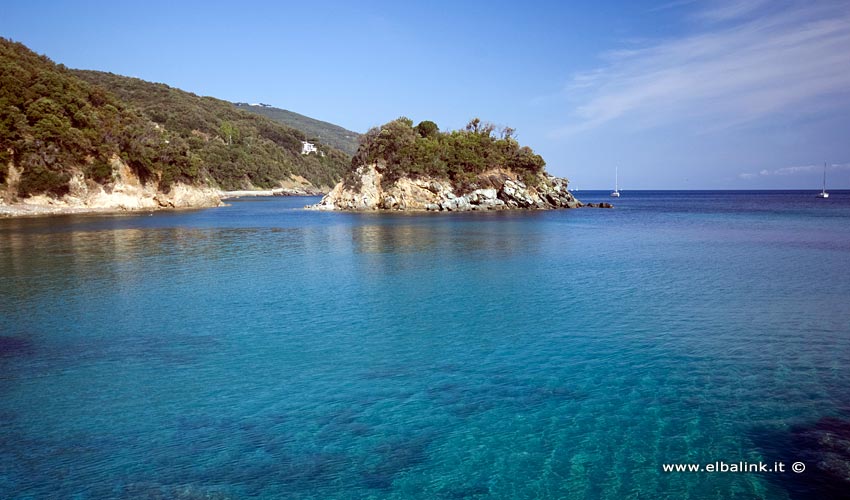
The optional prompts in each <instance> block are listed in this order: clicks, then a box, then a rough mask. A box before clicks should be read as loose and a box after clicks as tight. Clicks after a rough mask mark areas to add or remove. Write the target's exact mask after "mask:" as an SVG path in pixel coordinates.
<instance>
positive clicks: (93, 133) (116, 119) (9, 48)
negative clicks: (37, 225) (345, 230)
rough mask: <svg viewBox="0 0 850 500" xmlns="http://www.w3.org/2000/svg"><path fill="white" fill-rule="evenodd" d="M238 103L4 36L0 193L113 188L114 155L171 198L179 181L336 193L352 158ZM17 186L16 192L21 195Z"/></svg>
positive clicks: (0, 75) (0, 92) (1, 49)
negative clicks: (302, 186) (88, 67)
mask: <svg viewBox="0 0 850 500" xmlns="http://www.w3.org/2000/svg"><path fill="white" fill-rule="evenodd" d="M306 138H307V136H306V135H305V134H304V133H303V132H300V131H298V130H295V129H293V128H291V127H287V126H285V125H282V124H280V123H277V122H275V121H273V120H271V119H268V118H265V117H262V116H257V115H255V114H251V113H248V112H246V111H241V110H239V109H237V108H235V107H234V106H233V105H232V104H231V103H229V102H226V101H221V100H218V99H213V98H210V97H198V96H196V95H194V94H190V93H188V92H183V91H181V90H178V89H174V88H171V87H168V86H167V85H162V84H154V83H149V82H145V81H142V80H138V79H135V78H128V77H123V76H118V75H113V74H109V73H100V72H95V71H79V70H69V69H67V68H65V67H64V66H63V65H57V64H55V63H53V62H52V61H51V60H50V59H48V58H47V57H45V56H40V55H38V54H36V53H34V52H32V51H31V50H29V49H28V48H27V47H25V46H24V45H23V44H20V43H16V42H12V41H10V40H7V39H4V38H0V192H3V193H6V195H7V196H13V197H14V196H21V197H25V196H29V195H34V194H42V193H46V194H50V195H54V196H61V195H63V194H65V193H67V192H68V191H69V184H68V182H69V180H71V178H72V176H74V175H80V174H82V175H83V177H84V180H85V181H86V182H91V183H98V184H103V185H107V186H108V185H110V184H111V183H112V182H113V181H114V180H115V174H116V173H115V172H113V166H112V163H111V159H112V158H114V157H115V156H116V155H117V156H119V157H121V158H122V159H123V160H124V161H125V162H126V163H127V165H129V166H130V168H131V169H132V170H133V171H134V172H135V173H136V174H137V175H138V176H139V177H140V178H141V179H142V180H143V181H155V182H157V183H158V185H159V187H160V189H162V190H165V191H167V190H168V189H170V186H171V185H172V184H173V183H175V182H184V183H188V184H196V185H217V186H219V187H222V188H225V189H235V188H248V187H264V188H269V187H274V186H276V185H278V183H279V182H280V181H283V180H287V179H289V178H290V176H293V175H300V176H303V177H305V178H306V179H307V180H309V181H310V182H311V183H313V184H314V185H315V186H323V185H324V186H331V185H333V184H334V183H336V182H337V181H338V180H339V179H340V178H341V175H342V172H343V171H344V170H345V169H346V168H347V167H348V165H349V163H350V158H349V156H348V155H346V154H345V153H343V152H341V151H339V150H337V149H334V148H331V147H328V146H325V145H322V144H318V146H319V151H320V153H321V154H310V155H301V154H300V153H301V141H302V140H304V139H306ZM13 188H14V189H13Z"/></svg>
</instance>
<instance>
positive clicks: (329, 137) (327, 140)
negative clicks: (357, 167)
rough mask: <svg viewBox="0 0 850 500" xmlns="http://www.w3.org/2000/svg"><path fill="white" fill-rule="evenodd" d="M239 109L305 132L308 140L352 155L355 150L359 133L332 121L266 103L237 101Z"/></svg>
mask: <svg viewBox="0 0 850 500" xmlns="http://www.w3.org/2000/svg"><path fill="white" fill-rule="evenodd" d="M236 106H237V107H238V108H239V109H243V110H245V111H250V112H251V113H256V114H258V115H262V116H265V117H268V118H271V119H272V120H274V121H276V122H279V123H283V124H284V125H288V126H290V127H292V128H294V129H297V130H300V131H302V132H304V133H305V134H307V137H308V138H309V140H316V141H319V142H322V143H324V144H327V145H328V146H331V147H334V148H336V149H339V150H340V151H342V152H344V153H347V154H348V155H349V156H353V155H354V153H356V152H357V146H358V145H359V140H360V135H361V134H358V133H357V132H352V131H351V130H347V129H344V128H342V127H340V126H339V125H334V124H333V123H328V122H323V121H321V120H316V119H314V118H310V117H309V116H304V115H301V114H298V113H295V112H293V111H288V110H286V109H280V108H275V107H274V106H269V105H268V104H259V105H257V104H248V103H244V102H237V103H236Z"/></svg>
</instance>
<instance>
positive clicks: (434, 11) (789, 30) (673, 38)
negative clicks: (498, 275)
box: [0, 0, 850, 190]
mask: <svg viewBox="0 0 850 500" xmlns="http://www.w3.org/2000/svg"><path fill="white" fill-rule="evenodd" d="M0 36H4V37H7V38H11V39H13V40H16V41H20V42H22V43H24V44H26V45H27V46H29V47H30V48H32V49H33V50H35V51H36V52H39V53H42V54H45V55H47V56H48V57H50V58H51V59H53V60H54V61H56V62H59V63H63V64H65V65H66V66H69V67H74V68H84V69H97V70H103V71H111V72H114V73H119V74H124V75H129V76H136V77H139V78H142V79H145V80H150V81H156V82H163V83H167V84H169V85H172V86H175V87H179V88H182V89H184V90H188V91H191V92H195V93H197V94H200V95H211V96H215V97H218V98H222V99H227V100H231V101H247V102H265V103H270V104H273V105H275V106H278V107H281V108H286V109H290V110H293V111H296V112H299V113H303V114H306V115H308V116H312V117H315V118H319V119H322V120H327V121H330V122H333V123H337V124H339V125H342V126H344V127H346V128H349V129H352V130H356V131H360V132H364V131H366V130H367V129H368V128H369V127H371V126H375V125H379V124H381V123H384V122H386V121H389V120H391V119H394V118H397V117H398V116H402V115H404V116H408V117H410V118H411V119H413V120H414V121H420V120H425V119H430V120H433V121H435V122H437V123H438V124H439V125H440V127H441V128H442V129H444V130H445V129H451V128H459V127H462V126H463V125H464V124H465V123H466V122H467V121H468V120H469V119H470V118H472V117H476V116H477V117H480V118H482V119H483V120H485V121H490V122H493V123H495V124H497V125H510V126H512V127H514V128H516V129H517V130H518V136H519V140H520V142H521V143H523V144H527V145H529V146H531V147H532V148H534V150H535V151H537V152H539V153H540V154H541V155H542V156H543V157H544V159H546V161H547V168H548V169H549V171H550V172H552V173H554V174H557V175H564V176H567V177H569V178H570V179H571V180H572V184H573V186H574V187H578V188H579V189H595V188H609V187H611V185H612V184H613V174H614V167H615V166H619V172H620V185H621V188H623V189H624V190H628V189H771V188H811V189H815V188H819V186H820V183H821V176H822V173H823V163H824V162H827V164H828V177H829V180H828V182H829V185H830V187H832V188H834V189H838V188H850V138H848V135H850V133H849V132H850V4H848V3H847V2H846V1H834V2H831V1H817V0H810V1H796V0H772V1H771V0H703V1H696V0H672V1H671V0H666V1H658V2H651V1H646V2H627V1H624V2H615V1H611V2H606V1H575V2H532V3H531V4H529V5H526V4H524V3H520V2H463V3H461V4H455V3H454V2H417V3H413V2H292V3H289V2H250V1H248V2H226V3H218V2H211V1H208V2H197V3H193V2H177V1H172V2H156V1H150V2H73V3H71V2H65V3H60V2H39V1H33V0H30V1H17V2H11V1H10V2H3V3H2V4H0Z"/></svg>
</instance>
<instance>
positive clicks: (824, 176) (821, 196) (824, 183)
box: [818, 163, 829, 198]
mask: <svg viewBox="0 0 850 500" xmlns="http://www.w3.org/2000/svg"><path fill="white" fill-rule="evenodd" d="M818 198H829V193H827V192H826V163H824V164H823V190H822V191H821V192H820V193H818Z"/></svg>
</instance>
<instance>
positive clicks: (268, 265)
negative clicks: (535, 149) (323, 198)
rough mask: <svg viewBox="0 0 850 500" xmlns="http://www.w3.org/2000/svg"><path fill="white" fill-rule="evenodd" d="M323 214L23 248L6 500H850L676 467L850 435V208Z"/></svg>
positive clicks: (52, 228)
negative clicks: (846, 427)
mask: <svg viewBox="0 0 850 500" xmlns="http://www.w3.org/2000/svg"><path fill="white" fill-rule="evenodd" d="M605 194H606V193H601V192H600V193H593V192H579V193H578V195H579V197H580V198H581V199H583V200H584V201H609V200H608V199H607V197H606V196H605ZM313 201H314V200H311V199H306V200H305V199H303V198H273V199H254V200H244V201H236V202H234V203H233V204H232V206H230V207H225V208H219V209H211V210H204V211H194V212H178V213H156V214H152V215H148V214H144V215H136V216H71V217H51V218H38V219H16V220H11V219H7V220H0V423H1V424H2V426H0V497H3V498H16V499H17V498H21V499H25V498H75V499H89V498H187V499H188V498H535V499H538V498H567V499H571V498H610V499H621V498H636V499H637V498H647V499H654V498H817V497H820V498H823V497H825V496H829V495H830V494H832V493H834V492H835V491H840V488H841V485H840V484H839V485H838V486H836V485H835V484H833V485H827V486H824V483H823V481H821V480H820V479H817V477H818V476H816V474H817V472H816V470H815V469H816V464H815V463H812V462H811V461H813V460H816V459H817V456H816V455H806V456H805V457H804V458H806V460H807V461H809V463H808V465H809V472H807V473H804V474H800V475H795V474H790V473H786V474H755V473H752V474H709V473H690V474H689V473H664V472H662V470H661V465H662V464H663V463H674V462H714V461H720V460H722V461H726V462H738V461H742V460H743V461H750V462H756V461H759V460H762V461H769V462H773V461H775V460H788V462H789V463H790V462H792V461H795V460H797V459H799V458H800V457H798V456H794V454H795V453H797V454H799V453H803V451H801V449H800V447H799V446H798V445H797V444H795V443H798V441H799V439H796V438H795V436H797V437H799V435H800V434H799V430H800V429H805V428H806V426H812V425H815V424H816V423H817V422H822V421H823V419H824V418H827V419H828V418H836V419H847V418H848V417H850V383H849V382H850V192H838V193H832V197H831V198H830V199H829V200H818V199H816V198H814V192H755V193H741V192H726V193H723V192H689V193H684V192H679V193H677V192H624V193H623V197H622V198H620V199H619V200H616V204H617V208H616V209H614V210H600V209H583V210H571V211H552V212H533V213H476V214H443V215H440V214H419V215H401V214H384V215H377V214H341V213H319V212H309V211H303V210H300V207H301V206H303V205H304V204H306V203H310V202H313ZM795 432H797V434H795ZM839 458H840V457H839ZM840 465H841V462H840V461H839V466H840ZM848 467H850V465H848ZM815 479H817V480H815ZM824 488H826V489H824ZM829 488H832V489H829Z"/></svg>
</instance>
